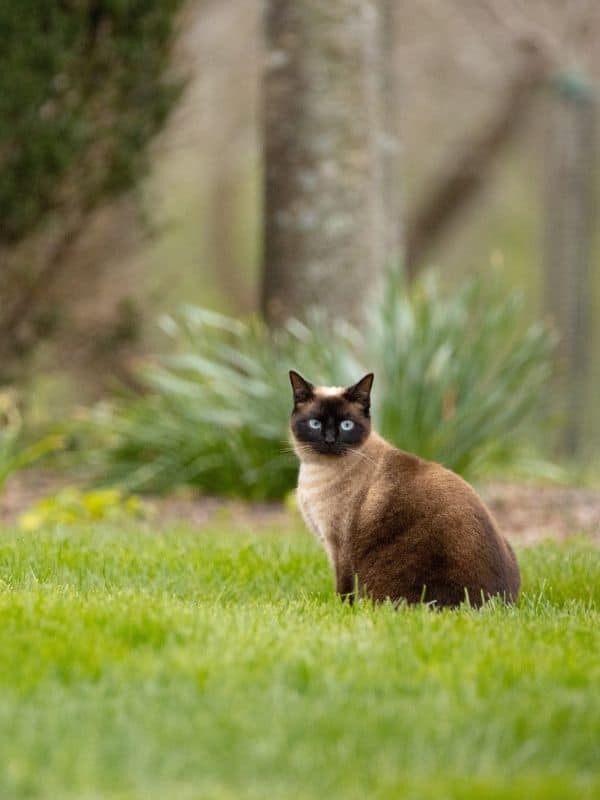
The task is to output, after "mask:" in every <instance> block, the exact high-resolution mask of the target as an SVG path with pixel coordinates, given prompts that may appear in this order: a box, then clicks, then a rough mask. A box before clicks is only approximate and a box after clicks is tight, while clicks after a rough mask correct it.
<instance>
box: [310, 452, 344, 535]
mask: <svg viewBox="0 0 600 800" xmlns="http://www.w3.org/2000/svg"><path fill="white" fill-rule="evenodd" d="M351 495H352V487H351V486H350V485H348V482H347V480H345V478H344V476H343V475H340V474H336V473H335V472H332V471H331V470H327V469H323V468H321V467H319V466H317V465H311V464H308V465H306V464H302V465H301V467H300V473H299V476H298V504H299V506H300V510H301V512H302V515H303V517H304V519H305V521H306V523H307V524H308V526H309V527H310V528H312V530H313V532H314V533H315V534H317V536H319V537H320V538H321V539H324V540H325V539H331V538H339V537H343V536H344V534H345V532H346V530H347V528H348V522H349V519H350V514H351Z"/></svg>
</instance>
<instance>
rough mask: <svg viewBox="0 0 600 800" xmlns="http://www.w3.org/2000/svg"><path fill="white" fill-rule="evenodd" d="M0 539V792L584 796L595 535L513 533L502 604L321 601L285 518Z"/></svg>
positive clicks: (596, 602) (302, 546) (593, 703)
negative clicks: (518, 588)
mask: <svg viewBox="0 0 600 800" xmlns="http://www.w3.org/2000/svg"><path fill="white" fill-rule="evenodd" d="M125 532H126V533H127V535H126V536H124V535H123V533H124V530H123V526H122V525H111V526H100V527H92V528H90V526H87V525H86V526H85V530H79V531H77V530H73V531H72V532H71V533H70V534H69V535H65V532H64V531H63V530H61V529H59V530H56V531H52V530H46V531H40V532H39V533H38V534H36V535H35V536H23V535H12V534H11V533H9V532H4V534H3V536H2V537H1V538H0V584H1V585H2V586H3V587H4V591H3V592H2V593H1V594H0V621H1V624H0V677H1V680H2V694H1V696H0V721H1V723H2V727H3V729H5V730H10V736H3V737H2V738H1V740H0V761H1V762H2V764H3V765H5V769H3V770H2V771H1V773H0V795H1V796H2V797H6V798H9V797H10V798H14V800H21V798H23V799H24V798H28V799H29V800H36V798H51V797H52V798H55V797H60V798H64V800H69V798H76V797H77V798H81V797H90V798H91V797H102V798H105V800H117V798H128V800H137V799H138V798H140V799H141V798H143V800H154V799H155V798H165V797H177V798H183V800H185V799H186V798H188V799H189V800H191V799H192V798H198V797H202V798H207V800H225V798H241V799H242V800H244V799H245V800H259V798H265V797H277V798H281V800H288V798H289V800H291V798H300V797H301V798H304V800H312V798H322V797H323V796H327V797H328V798H330V800H337V798H344V799H345V800H347V798H350V800H356V799H357V798H364V797H369V798H373V799H374V800H392V798H393V800H402V799H403V798H415V797H444V798H448V800H458V799H459V798H460V800H484V799H485V800H490V798H492V799H493V798H496V799H497V800H500V798H502V799H503V800H520V798H523V797H528V798H532V799H533V800H542V798H543V800H548V799H549V800H559V798H560V800H567V799H568V798H577V800H587V798H590V799H591V798H592V797H597V796H598V791H599V790H600V775H599V773H598V744H597V743H598V741H599V738H600V707H599V703H600V697H599V694H598V691H597V687H598V682H599V680H600V662H599V661H598V658H597V652H598V648H599V647H600V624H599V623H600V617H599V611H600V594H599V587H600V554H599V551H598V550H597V549H596V548H595V547H593V546H592V545H590V544H585V543H583V542H582V543H573V544H568V545H553V544H547V545H542V546H537V547H534V548H529V549H526V550H522V551H520V552H519V557H520V559H521V562H522V566H523V576H524V589H523V591H524V594H523V596H522V599H521V601H520V602H519V604H518V606H517V607H516V608H505V607H503V606H501V605H500V604H492V605H490V606H488V607H486V608H484V609H483V610H482V611H480V612H476V611H473V610H470V609H468V608H462V609H460V610H458V611H454V612H448V611H444V612H441V613H432V612H430V611H427V610H426V609H423V608H416V609H405V608H401V609H400V610H399V611H397V612H395V611H393V610H392V609H391V608H390V607H389V606H380V607H377V608H373V607H372V606H370V605H369V604H368V603H365V602H360V603H358V604H357V605H356V606H354V607H350V606H347V605H344V604H342V603H340V602H339V601H338V600H337V598H336V597H335V595H334V593H333V586H332V581H331V576H330V571H329V566H328V564H327V561H326V558H325V555H324V554H323V552H322V550H321V549H320V547H319V546H318V545H317V543H315V542H313V541H312V539H311V538H309V537H308V536H306V535H300V534H297V533H295V532H293V531H286V535H285V536H281V535H273V534H272V533H269V532H264V531H260V533H257V534H252V533H250V532H248V531H245V532H244V531H231V530H227V529H224V528H222V527H218V528H214V529H213V530H211V531H204V532H203V533H202V534H201V535H198V533H197V532H196V531H186V530H182V529H178V530H177V535H173V533H174V532H173V531H170V530H169V531H165V532H164V533H163V534H160V533H156V532H155V531H148V532H147V533H143V532H141V531H135V530H131V528H129V529H125Z"/></svg>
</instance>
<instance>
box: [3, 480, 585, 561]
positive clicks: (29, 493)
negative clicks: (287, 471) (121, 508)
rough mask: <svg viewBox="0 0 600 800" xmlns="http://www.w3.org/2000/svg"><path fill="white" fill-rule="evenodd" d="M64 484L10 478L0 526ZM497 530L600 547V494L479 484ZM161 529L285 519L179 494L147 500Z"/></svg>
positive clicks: (273, 506) (259, 506)
mask: <svg viewBox="0 0 600 800" xmlns="http://www.w3.org/2000/svg"><path fill="white" fill-rule="evenodd" d="M64 485H65V479H64V477H60V476H57V475H54V474H51V473H50V474H48V473H44V472H39V471H30V472H24V473H21V474H18V475H16V476H14V477H13V478H12V479H11V480H9V481H8V483H7V484H6V486H5V487H4V491H3V493H2V495H0V525H1V524H5V525H10V524H11V523H13V522H14V521H15V520H16V519H17V518H18V516H19V514H21V513H22V512H23V511H25V510H26V509H27V508H29V507H30V506H31V505H32V504H33V503H35V502H36V501H37V500H38V499H40V498H41V497H45V496H46V495H48V494H52V493H53V492H56V491H58V490H59V489H60V488H61V486H64ZM478 490H479V492H480V494H481V496H482V497H483V498H484V500H485V502H486V503H487V505H488V507H489V508H490V509H491V511H492V513H493V515H494V517H495V518H496V521H497V522H498V525H499V527H500V529H501V530H502V531H503V532H504V533H505V534H506V535H507V536H508V538H509V539H510V540H511V541H513V542H515V543H517V544H533V543H535V542H539V541H542V540H544V539H556V540H564V539H566V538H568V537H571V536H581V535H583V536H586V537H587V538H590V539H592V540H593V541H595V542H596V543H597V544H598V545H600V491H598V490H596V489H588V488H579V487H568V486H554V485H543V486H540V485H533V484H517V483H507V482H501V481H494V482H490V483H486V484H484V485H480V486H478ZM145 502H146V503H147V504H148V506H149V507H150V510H151V512H152V518H153V520H154V521H155V522H157V523H158V524H159V525H160V526H161V527H162V525H163V524H164V525H167V524H172V523H179V522H182V523H186V524H187V525H191V526H192V527H195V528H198V530H202V528H205V527H206V526H207V525H209V524H211V523H215V522H219V521H223V522H224V521H227V523H228V524H231V525H232V527H235V526H237V525H240V526H242V525H250V526H252V527H253V528H255V529H256V528H258V529H260V528H261V527H265V528H267V527H268V528H272V527H273V526H277V525H282V526H284V525H285V524H286V523H287V522H288V519H289V513H290V512H289V511H287V510H286V509H285V508H284V506H283V505H282V504H281V503H251V504H250V503H243V502H240V501H234V500H223V499H222V498H217V497H206V496H202V495H197V494H193V493H182V494H175V495H170V496H168V497H150V498H148V499H147V500H146V501H145Z"/></svg>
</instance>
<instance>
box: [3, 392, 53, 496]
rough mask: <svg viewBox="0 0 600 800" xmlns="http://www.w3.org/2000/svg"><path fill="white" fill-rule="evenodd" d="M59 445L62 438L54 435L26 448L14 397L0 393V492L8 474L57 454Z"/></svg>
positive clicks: (7, 393)
mask: <svg viewBox="0 0 600 800" xmlns="http://www.w3.org/2000/svg"><path fill="white" fill-rule="evenodd" d="M63 444H64V442H63V437H62V436H60V435H56V434H49V435H48V436H44V437H43V438H41V439H38V440H37V441H35V442H33V443H32V444H26V443H25V442H24V438H23V424H22V419H21V414H20V412H19V408H18V405H17V401H16V396H15V394H14V393H13V392H11V391H9V390H6V389H5V390H4V391H0V490H1V489H2V486H3V484H4V483H5V482H6V480H7V479H8V478H9V477H10V475H12V473H14V472H17V470H20V469H24V468H25V467H29V466H31V464H34V463H35V462H36V461H39V460H40V459H42V458H43V457H44V456H46V455H49V454H50V453H55V452H57V451H58V450H60V449H61V448H62V447H63Z"/></svg>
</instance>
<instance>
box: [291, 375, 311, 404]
mask: <svg viewBox="0 0 600 800" xmlns="http://www.w3.org/2000/svg"><path fill="white" fill-rule="evenodd" d="M290 383H291V384H292V391H293V392H294V403H304V402H306V401H307V400H310V398H311V397H312V396H313V394H314V391H315V387H314V386H313V385H312V383H310V381H306V380H304V378H303V377H302V375H300V373H299V372H296V371H295V370H293V369H291V370H290Z"/></svg>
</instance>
